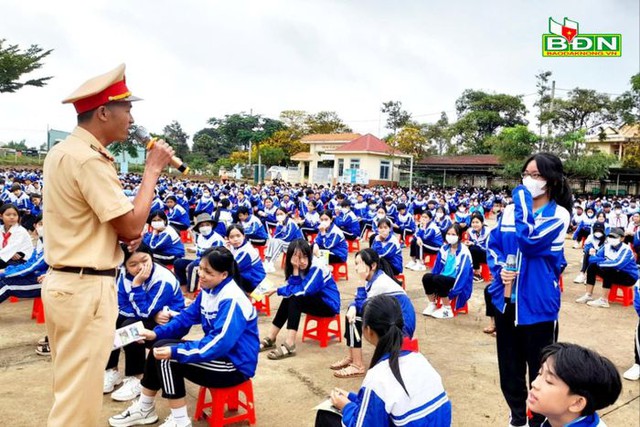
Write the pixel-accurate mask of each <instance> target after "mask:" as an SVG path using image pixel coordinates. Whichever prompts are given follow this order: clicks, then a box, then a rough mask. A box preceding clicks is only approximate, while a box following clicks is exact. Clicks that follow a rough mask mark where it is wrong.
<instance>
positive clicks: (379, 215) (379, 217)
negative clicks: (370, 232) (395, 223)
mask: <svg viewBox="0 0 640 427" xmlns="http://www.w3.org/2000/svg"><path fill="white" fill-rule="evenodd" d="M384 217H385V215H384V214H380V213H379V214H376V218H378V219H382V218H384Z"/></svg>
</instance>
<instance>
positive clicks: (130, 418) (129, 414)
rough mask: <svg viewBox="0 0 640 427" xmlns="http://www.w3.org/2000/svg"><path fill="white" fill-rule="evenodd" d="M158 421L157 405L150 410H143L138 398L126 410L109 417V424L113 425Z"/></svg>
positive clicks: (134, 424) (121, 425) (126, 425)
mask: <svg viewBox="0 0 640 427" xmlns="http://www.w3.org/2000/svg"><path fill="white" fill-rule="evenodd" d="M157 421H158V414H156V406H155V405H153V406H152V407H151V409H149V410H148V411H143V410H142V408H140V402H139V401H137V400H136V401H135V402H133V403H132V404H131V406H129V407H128V408H127V409H126V410H125V411H124V412H122V413H120V414H118V415H114V416H113V417H111V418H109V425H110V426H112V427H128V426H138V425H145V424H154V423H156V422H157Z"/></svg>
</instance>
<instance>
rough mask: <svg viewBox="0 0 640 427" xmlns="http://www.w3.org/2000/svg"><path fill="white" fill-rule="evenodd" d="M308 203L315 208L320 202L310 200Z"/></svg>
mask: <svg viewBox="0 0 640 427" xmlns="http://www.w3.org/2000/svg"><path fill="white" fill-rule="evenodd" d="M307 203H308V204H310V205H311V206H313V208H314V209H316V208H317V207H318V202H316V201H315V200H309V201H307Z"/></svg>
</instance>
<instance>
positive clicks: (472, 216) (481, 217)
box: [469, 212, 484, 224]
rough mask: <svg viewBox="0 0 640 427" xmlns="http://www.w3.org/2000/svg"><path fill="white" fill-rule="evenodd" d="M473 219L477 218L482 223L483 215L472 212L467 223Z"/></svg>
mask: <svg viewBox="0 0 640 427" xmlns="http://www.w3.org/2000/svg"><path fill="white" fill-rule="evenodd" d="M474 219H478V220H480V222H481V223H482V224H484V215H482V214H481V213H480V212H474V213H473V214H471V220H469V223H471V222H472V221H473V220H474Z"/></svg>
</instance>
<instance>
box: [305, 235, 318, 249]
mask: <svg viewBox="0 0 640 427" xmlns="http://www.w3.org/2000/svg"><path fill="white" fill-rule="evenodd" d="M316 237H318V233H311V234H309V235H308V236H307V240H308V241H309V244H310V245H311V246H313V244H314V243H315V242H316Z"/></svg>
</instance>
